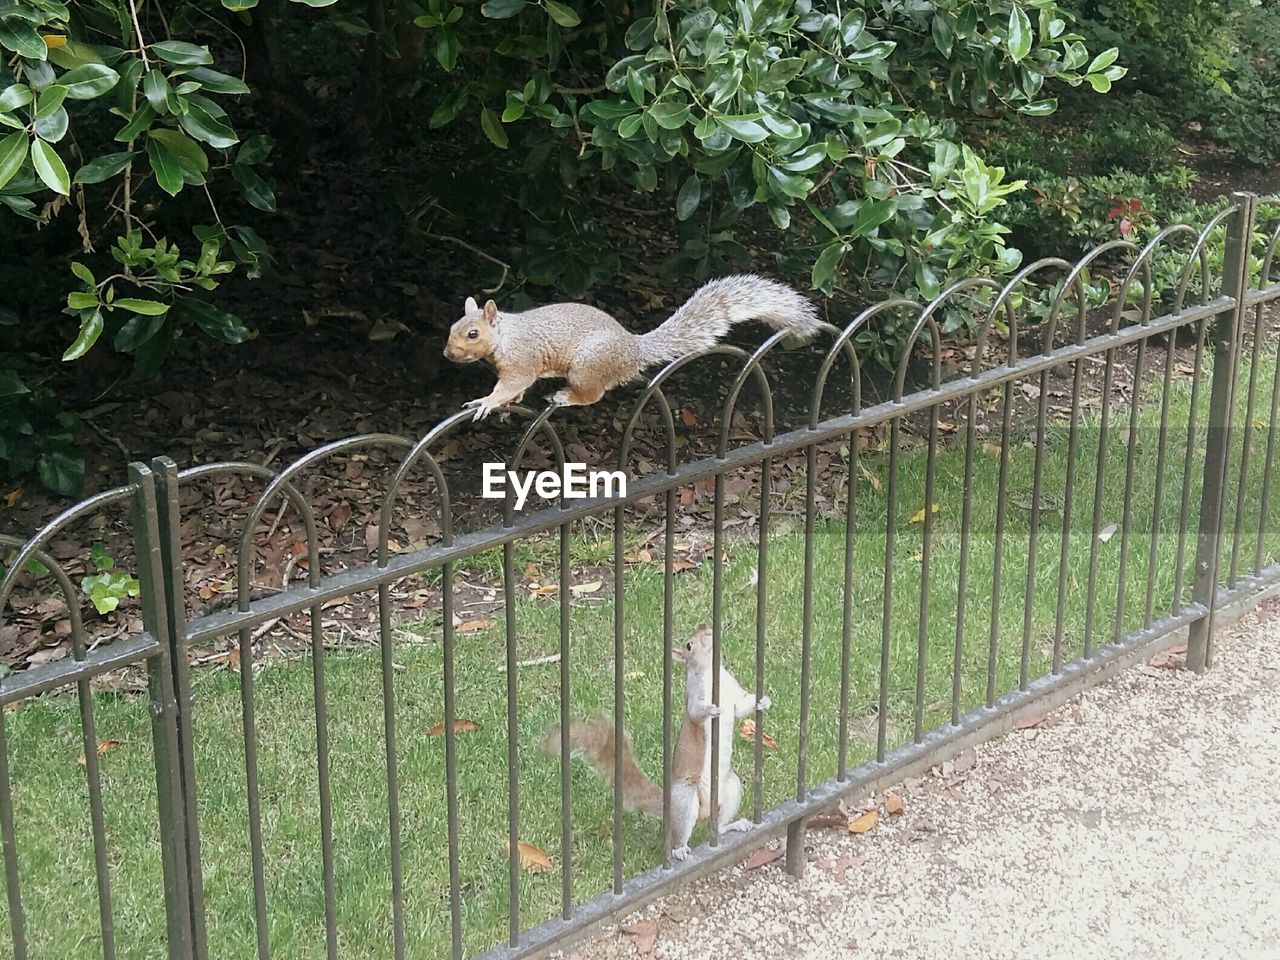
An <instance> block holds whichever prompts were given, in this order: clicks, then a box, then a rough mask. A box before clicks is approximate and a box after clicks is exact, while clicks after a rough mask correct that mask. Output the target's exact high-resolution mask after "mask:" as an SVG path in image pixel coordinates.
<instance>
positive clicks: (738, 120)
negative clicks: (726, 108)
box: [716, 116, 769, 143]
mask: <svg viewBox="0 0 1280 960" xmlns="http://www.w3.org/2000/svg"><path fill="white" fill-rule="evenodd" d="M716 123H717V124H719V125H720V127H721V128H723V129H724V130H727V131H728V132H729V133H730V134H731V135H732V136H733V138H734V139H735V140H741V141H743V142H744V143H760V142H761V141H764V140H768V139H769V129H768V128H767V127H766V126H765V125H764V124H763V123H761V122H760V120H759V119H758V118H757V117H749V116H738V117H716Z"/></svg>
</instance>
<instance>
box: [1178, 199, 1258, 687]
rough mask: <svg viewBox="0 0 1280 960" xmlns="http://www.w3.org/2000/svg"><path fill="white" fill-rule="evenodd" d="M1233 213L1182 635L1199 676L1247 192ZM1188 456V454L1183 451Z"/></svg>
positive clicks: (1243, 273)
mask: <svg viewBox="0 0 1280 960" xmlns="http://www.w3.org/2000/svg"><path fill="white" fill-rule="evenodd" d="M1231 199H1232V200H1233V201H1234V202H1235V204H1236V211H1235V213H1233V214H1232V215H1231V218H1230V219H1229V220H1228V221H1227V238H1226V250H1225V253H1224V256H1223V264H1222V294H1223V295H1224V296H1228V297H1231V298H1232V304H1231V306H1230V307H1228V308H1227V309H1225V310H1223V311H1222V313H1220V314H1218V315H1217V317H1215V318H1214V321H1213V330H1212V337H1213V379H1212V381H1211V382H1210V393H1209V426H1208V436H1207V437H1206V440H1205V453H1204V488H1203V490H1202V492H1201V497H1200V530H1199V538H1198V540H1197V543H1196V565H1195V578H1194V580H1193V582H1192V587H1191V598H1192V600H1193V601H1195V602H1196V603H1199V604H1201V605H1202V606H1203V607H1204V608H1205V613H1204V615H1203V616H1202V617H1200V619H1198V620H1195V621H1193V622H1192V624H1191V626H1190V629H1189V631H1188V635H1187V668H1188V669H1190V670H1193V671H1195V672H1196V673H1201V672H1203V671H1204V669H1205V667H1207V666H1209V665H1210V664H1211V663H1212V645H1213V639H1212V637H1213V621H1214V614H1215V613H1216V611H1217V606H1218V561H1219V558H1220V556H1221V554H1222V532H1223V530H1222V527H1223V511H1224V509H1225V500H1226V480H1227V462H1228V461H1229V460H1230V459H1231V421H1232V419H1233V417H1234V414H1235V410H1234V407H1235V389H1236V373H1237V370H1236V367H1237V366H1238V365H1239V360H1240V332H1241V330H1242V329H1243V328H1244V324H1243V322H1242V320H1243V317H1244V304H1245V292H1246V291H1247V290H1248V287H1249V254H1250V245H1251V239H1252V235H1253V216H1254V205H1255V203H1256V201H1257V197H1256V196H1254V195H1253V194H1252V193H1243V192H1237V193H1233V194H1232V195H1231ZM1187 456H1191V451H1190V450H1188V451H1187Z"/></svg>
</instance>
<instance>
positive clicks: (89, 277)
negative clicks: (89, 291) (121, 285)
mask: <svg viewBox="0 0 1280 960" xmlns="http://www.w3.org/2000/svg"><path fill="white" fill-rule="evenodd" d="M71 272H72V273H74V274H75V275H76V276H77V277H79V278H80V280H81V281H82V282H83V283H84V285H85V286H86V287H92V286H94V284H95V283H96V282H97V281H95V280H94V278H93V271H92V270H90V269H89V268H88V267H86V266H85V265H84V264H83V263H79V262H77V261H75V260H72V261H71Z"/></svg>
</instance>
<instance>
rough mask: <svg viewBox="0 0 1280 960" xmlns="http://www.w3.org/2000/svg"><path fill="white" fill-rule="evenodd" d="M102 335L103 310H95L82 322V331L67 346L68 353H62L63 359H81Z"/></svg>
mask: <svg viewBox="0 0 1280 960" xmlns="http://www.w3.org/2000/svg"><path fill="white" fill-rule="evenodd" d="M101 335H102V311H101V310H95V311H93V313H92V315H90V317H89V319H87V320H82V321H81V322H80V333H79V335H78V336H77V337H76V338H75V340H74V341H73V342H72V344H71V346H69V347H67V351H66V353H64V354H63V355H62V359H63V360H79V359H80V358H81V357H83V356H84V355H85V354H86V353H88V352H89V348H90V347H92V346H93V345H94V344H95V343H97V342H98V337H100V336H101Z"/></svg>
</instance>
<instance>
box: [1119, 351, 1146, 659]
mask: <svg viewBox="0 0 1280 960" xmlns="http://www.w3.org/2000/svg"><path fill="white" fill-rule="evenodd" d="M1146 355H1147V341H1146V340H1139V341H1138V349H1137V352H1136V354H1135V357H1134V361H1133V395H1132V396H1131V397H1130V398H1129V443H1128V447H1129V450H1128V454H1127V455H1126V457H1125V468H1124V500H1123V502H1122V505H1121V512H1120V569H1119V572H1118V575H1117V577H1116V622H1115V626H1114V628H1113V632H1112V634H1111V639H1112V640H1113V641H1114V642H1116V643H1119V642H1120V640H1121V639H1123V637H1124V615H1125V601H1126V600H1127V599H1128V597H1127V593H1128V585H1129V519H1130V515H1131V513H1132V508H1133V472H1134V466H1135V463H1136V461H1135V457H1136V454H1137V451H1138V414H1139V413H1140V412H1141V410H1140V408H1141V405H1142V404H1141V401H1142V368H1143V364H1144V361H1145V360H1146Z"/></svg>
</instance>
